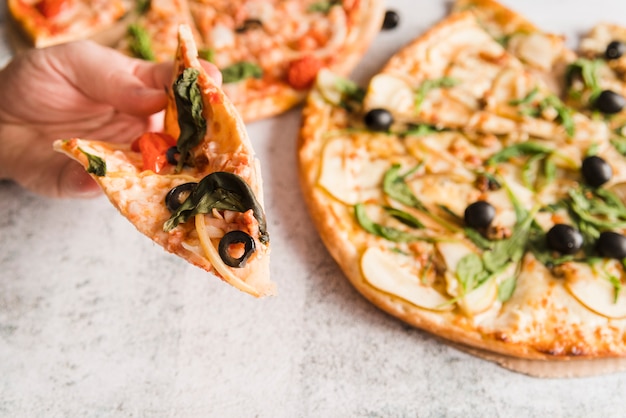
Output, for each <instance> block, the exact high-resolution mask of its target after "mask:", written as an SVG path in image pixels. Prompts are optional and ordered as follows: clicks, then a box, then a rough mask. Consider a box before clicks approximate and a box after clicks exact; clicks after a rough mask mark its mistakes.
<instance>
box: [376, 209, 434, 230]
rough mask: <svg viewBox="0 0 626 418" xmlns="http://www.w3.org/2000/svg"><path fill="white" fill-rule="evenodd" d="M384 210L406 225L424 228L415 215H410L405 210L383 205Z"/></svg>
mask: <svg viewBox="0 0 626 418" xmlns="http://www.w3.org/2000/svg"><path fill="white" fill-rule="evenodd" d="M383 209H385V212H387V213H388V214H389V215H391V216H392V217H393V218H394V219H397V220H398V221H400V222H402V223H403V224H405V225H406V226H410V227H411V228H416V229H422V228H425V226H424V224H423V223H421V222H420V220H419V219H417V218H416V217H415V216H413V215H411V214H410V213H408V212H405V211H403V210H400V209H396V208H391V207H389V206H385V207H384V208H383Z"/></svg>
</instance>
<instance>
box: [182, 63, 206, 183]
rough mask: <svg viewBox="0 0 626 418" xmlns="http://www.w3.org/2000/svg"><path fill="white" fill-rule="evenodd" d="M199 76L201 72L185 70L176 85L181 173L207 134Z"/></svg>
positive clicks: (193, 69) (190, 69) (192, 69)
mask: <svg viewBox="0 0 626 418" xmlns="http://www.w3.org/2000/svg"><path fill="white" fill-rule="evenodd" d="M198 74H199V71H198V70H196V69H195V68H185V70H184V71H183V73H182V74H181V75H180V76H179V77H178V78H177V79H176V82H175V83H174V98H175V100H176V110H177V112H178V126H179V127H180V136H179V137H178V141H177V143H176V147H177V148H178V152H179V153H180V158H179V160H178V166H177V167H176V170H177V171H180V170H181V169H182V167H183V165H184V164H185V163H190V161H188V160H189V156H190V155H191V150H192V149H193V148H194V147H196V146H197V145H198V144H200V142H201V141H202V139H203V138H204V136H205V134H206V129H207V127H206V120H205V119H204V116H203V115H202V111H203V109H204V103H203V101H202V93H201V92H200V88H199V87H198Z"/></svg>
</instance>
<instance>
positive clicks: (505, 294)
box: [498, 276, 517, 302]
mask: <svg viewBox="0 0 626 418" xmlns="http://www.w3.org/2000/svg"><path fill="white" fill-rule="evenodd" d="M516 284H517V281H516V279H515V276H511V277H509V278H507V279H505V280H503V281H502V282H501V283H500V284H499V285H498V300H499V301H500V302H506V301H507V300H509V299H511V296H513V292H514V291H515V287H516Z"/></svg>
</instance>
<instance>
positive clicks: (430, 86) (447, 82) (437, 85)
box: [415, 77, 460, 112]
mask: <svg viewBox="0 0 626 418" xmlns="http://www.w3.org/2000/svg"><path fill="white" fill-rule="evenodd" d="M459 83H460V81H459V80H457V79H455V78H452V77H441V78H435V79H432V80H424V82H422V84H421V85H420V86H419V87H418V88H417V91H416V92H415V112H418V111H419V109H420V107H421V105H422V102H423V101H424V99H425V98H426V95H427V94H428V93H429V92H431V91H432V90H435V89H442V88H450V87H454V86H456V85H458V84H459Z"/></svg>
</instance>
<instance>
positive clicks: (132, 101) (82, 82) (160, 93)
mask: <svg viewBox="0 0 626 418" xmlns="http://www.w3.org/2000/svg"><path fill="white" fill-rule="evenodd" d="M58 49H60V51H58V52H60V53H59V54H57V55H54V54H52V56H51V59H53V60H54V59H56V60H59V61H60V63H59V66H60V68H64V69H65V71H64V72H65V75H66V76H67V77H68V78H69V79H70V81H71V82H72V84H73V85H74V86H75V87H76V88H77V89H78V90H80V91H81V92H82V94H84V95H85V96H86V97H87V98H89V99H91V100H92V101H94V102H96V103H101V104H107V105H110V106H112V107H113V108H115V109H116V110H117V111H119V112H122V113H128V114H131V115H134V116H148V115H151V114H153V113H156V112H158V111H159V110H162V109H163V108H164V107H165V105H166V103H167V94H166V92H165V89H166V87H167V86H168V85H169V84H170V83H171V76H172V71H173V65H172V63H171V62H170V63H158V64H157V63H152V62H147V61H143V60H139V59H136V58H131V57H128V56H126V55H124V54H122V53H120V52H118V51H116V50H114V49H112V48H108V47H105V46H102V45H99V44H97V43H95V42H92V41H78V42H72V43H70V44H65V45H62V46H59V47H58Z"/></svg>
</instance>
